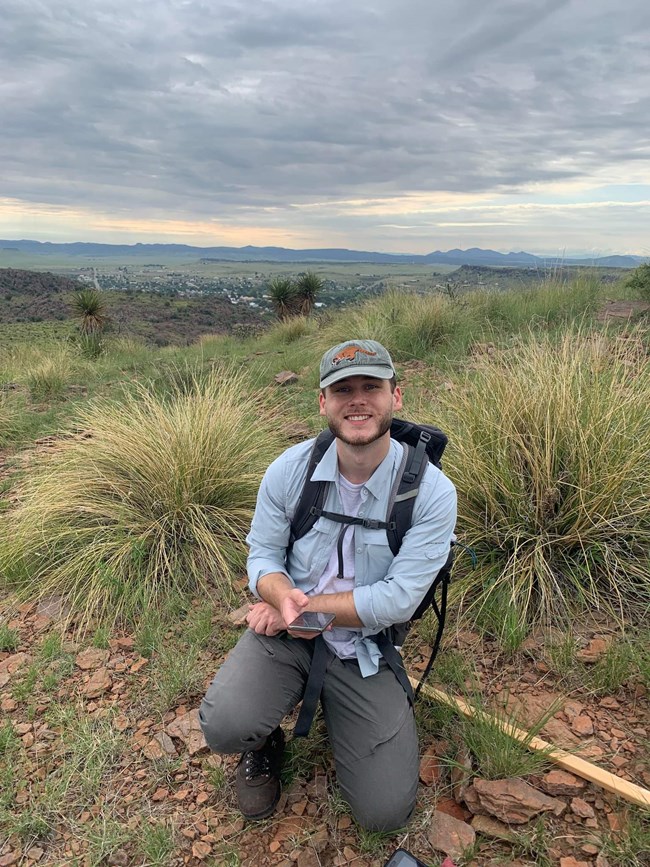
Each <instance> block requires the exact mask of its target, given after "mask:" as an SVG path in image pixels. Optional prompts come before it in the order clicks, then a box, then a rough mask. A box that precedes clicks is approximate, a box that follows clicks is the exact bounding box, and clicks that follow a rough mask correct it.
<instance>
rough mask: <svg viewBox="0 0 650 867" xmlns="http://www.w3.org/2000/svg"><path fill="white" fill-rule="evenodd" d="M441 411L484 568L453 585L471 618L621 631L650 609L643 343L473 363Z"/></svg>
mask: <svg viewBox="0 0 650 867" xmlns="http://www.w3.org/2000/svg"><path fill="white" fill-rule="evenodd" d="M439 401H440V405H441V408H442V409H441V415H440V416H439V417H438V418H436V421H437V422H438V423H440V424H441V426H442V427H443V428H444V429H445V430H446V431H447V432H448V433H449V434H450V439H451V442H450V446H449V448H448V451H447V453H446V454H445V468H446V471H447V472H448V473H449V475H450V477H451V478H452V479H453V481H454V482H455V483H456V486H457V489H458V494H459V518H458V528H459V532H460V534H461V537H462V540H463V541H464V542H466V543H467V544H469V545H471V546H473V547H474V548H475V550H476V552H477V554H478V557H479V566H480V568H479V569H478V570H476V571H475V572H472V573H470V574H468V575H467V577H466V578H465V579H464V580H463V581H462V582H459V583H458V585H457V589H458V591H459V592H460V594H461V596H462V598H463V599H464V601H465V602H466V603H468V604H469V606H470V610H472V611H473V614H474V616H475V617H477V618H478V617H480V614H481V612H482V611H483V610H488V611H491V612H492V614H494V610H495V608H500V610H501V612H502V617H492V619H493V621H494V624H495V629H496V630H497V631H498V629H499V627H498V623H499V621H501V622H503V623H505V622H508V623H509V624H510V628H512V626H513V621H514V622H517V621H518V622H520V623H525V622H530V621H534V620H552V619H553V618H554V617H555V616H557V615H558V614H564V615H569V614H570V613H571V611H572V609H573V608H574V606H575V605H576V604H579V605H585V606H588V607H591V608H593V607H595V608H607V609H609V610H611V611H615V612H617V613H618V614H619V615H620V616H621V617H622V618H623V619H624V618H625V616H626V615H628V614H630V613H632V611H633V609H635V608H640V609H642V608H643V607H644V606H647V604H648V601H649V600H650V578H649V575H648V568H647V567H648V560H647V550H648V543H649V542H650V500H649V499H648V490H649V489H650V462H649V461H648V450H649V445H650V433H649V430H648V423H647V407H648V405H649V404H650V366H649V365H648V364H647V358H646V352H645V350H644V347H643V344H642V342H641V341H640V340H636V339H634V338H629V339H623V338H619V339H616V338H605V337H602V338H598V337H593V336H592V337H589V336H588V335H585V334H581V333H576V334H568V335H565V337H564V338H563V339H562V340H560V341H559V342H558V343H554V342H553V341H552V340H551V339H550V338H544V339H542V340H540V341H537V342H536V341H531V342H529V343H528V344H526V345H523V346H520V347H519V348H517V349H515V350H511V351H510V352H507V353H501V354H496V355H493V356H490V357H486V358H484V359H482V360H481V359H479V360H477V362H476V365H475V369H474V370H473V371H472V370H470V371H468V372H467V373H466V374H465V376H464V378H463V379H462V380H461V381H460V382H459V383H457V386H456V387H455V388H454V389H453V391H450V392H442V393H440V395H439ZM461 563H462V560H461ZM513 614H514V615H515V616H514V618H513ZM506 615H508V616H506Z"/></svg>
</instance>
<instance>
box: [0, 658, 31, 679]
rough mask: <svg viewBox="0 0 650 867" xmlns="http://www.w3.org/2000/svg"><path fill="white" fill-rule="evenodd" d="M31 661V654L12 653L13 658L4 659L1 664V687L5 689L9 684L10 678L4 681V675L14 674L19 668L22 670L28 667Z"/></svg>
mask: <svg viewBox="0 0 650 867" xmlns="http://www.w3.org/2000/svg"><path fill="white" fill-rule="evenodd" d="M31 661H32V657H31V656H30V654H29V653H12V654H11V656H7V657H6V658H5V659H3V660H2V662H0V687H3V686H4V685H5V684H6V683H8V682H9V678H7V680H5V681H3V680H2V675H3V674H4V675H10V674H14V673H15V672H16V671H18V669H19V668H22V667H23V665H28V664H29V663H30V662H31Z"/></svg>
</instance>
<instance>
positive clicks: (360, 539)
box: [246, 440, 456, 677]
mask: <svg viewBox="0 0 650 867" xmlns="http://www.w3.org/2000/svg"><path fill="white" fill-rule="evenodd" d="M313 442H314V441H313V440H308V441H306V442H303V443H300V444H298V445H296V446H292V447H291V448H289V449H287V451H285V452H284V453H283V454H282V455H280V457H279V458H277V459H276V460H275V461H273V463H272V464H271V466H270V467H269V468H268V470H267V471H266V473H265V475H264V479H263V480H262V484H261V486H260V490H259V494H258V497H257V506H256V508H255V514H254V516H253V522H252V525H251V529H250V533H249V534H248V536H247V538H246V541H247V543H248V545H249V548H250V551H249V556H248V577H249V586H250V589H251V591H252V592H253V593H254V594H255V595H256V596H258V597H259V594H258V593H257V582H258V581H259V580H260V578H262V577H263V576H264V575H268V574H270V573H271V572H282V573H284V574H285V575H286V576H287V578H288V579H289V580H290V581H291V583H292V584H293V585H294V586H295V587H298V588H299V589H300V590H302V591H303V592H305V593H307V592H308V591H309V590H311V589H313V588H314V587H315V586H316V584H317V583H318V579H319V578H320V576H321V575H322V573H323V570H324V569H325V567H326V565H327V562H328V560H329V558H330V554H331V553H332V549H333V548H334V547H335V545H336V539H337V536H338V533H339V530H340V525H339V524H337V523H335V522H334V521H330V520H328V519H327V518H319V519H318V520H317V521H316V524H315V525H314V527H313V528H312V529H311V530H310V531H309V532H308V533H307V534H306V535H305V536H303V538H302V539H298V540H296V542H295V543H294V545H293V548H292V549H291V551H289V552H288V554H287V546H288V544H289V531H290V526H291V520H292V518H293V516H294V512H295V509H296V506H297V504H298V500H299V498H300V492H301V490H302V487H303V484H304V481H305V476H306V473H307V465H308V462H309V456H310V454H311V449H312V445H313ZM402 454H403V446H402V445H401V443H398V442H396V441H395V440H391V441H390V448H389V450H388V454H387V455H386V457H385V458H384V460H383V461H382V462H381V464H380V465H379V466H378V467H377V469H376V470H375V472H374V473H373V474H372V476H371V477H370V478H369V479H368V481H367V482H366V483H365V485H364V487H363V489H362V498H363V502H362V505H361V508H360V510H359V517H361V518H371V519H376V520H380V521H385V520H386V518H387V515H386V512H387V509H388V500H389V497H390V491H391V488H392V485H393V481H394V479H395V476H396V474H397V472H398V469H399V466H400V461H401V459H402ZM338 473H339V471H338V460H337V454H336V442H333V443H332V445H331V446H330V447H329V449H328V450H327V451H326V452H325V454H324V455H323V458H322V459H321V461H320V463H319V464H318V466H317V467H316V469H315V471H314V474H313V476H312V478H313V480H314V481H320V480H324V481H328V482H332V484H331V485H329V490H328V492H327V496H326V498H325V505H324V508H325V509H326V510H327V511H331V512H341V511H342V506H341V498H340V494H339V490H338ZM455 524H456V490H455V488H454V486H453V485H452V483H451V482H450V481H449V479H448V478H447V477H446V476H445V475H444V473H442V472H441V471H440V470H439V469H438V468H437V467H434V466H433V465H432V464H429V465H428V466H427V468H426V471H425V473H424V475H423V477H422V480H421V482H420V490H419V493H418V495H417V497H416V499H415V504H414V506H413V519H412V525H411V528H410V529H409V530H408V532H407V533H406V535H405V536H404V540H403V542H402V546H401V548H400V550H399V552H398V554H397V556H396V557H393V553H392V551H391V549H390V546H389V544H388V537H387V536H386V531H385V530H369V529H367V528H365V527H362V526H357V527H356V528H355V576H354V579H355V586H354V590H353V591H352V593H353V597H354V604H355V607H356V610H357V614H358V616H359V619H360V620H361V622H362V623H363V624H364V628H363V629H362V630H361V631H360V636H359V638H358V639H357V642H356V652H357V659H358V661H359V668H360V670H361V674H362V675H363V676H364V677H367V676H368V675H371V674H375V673H376V672H377V670H378V666H379V658H380V653H379V650H378V648H377V645H376V644H375V642H374V641H369V640H367V636H369V635H374V634H375V633H377V632H379V631H380V630H381V629H384V628H385V627H387V626H392V625H393V624H395V623H404V622H405V621H407V620H408V619H409V618H410V617H411V615H412V614H413V612H414V611H415V609H416V608H417V607H418V605H419V603H420V601H421V600H422V599H423V597H424V595H425V593H426V592H427V590H428V589H429V587H430V585H431V582H432V580H433V578H434V576H435V575H436V574H437V573H438V572H439V570H440V569H441V568H442V566H443V565H444V564H445V561H446V560H447V557H448V555H449V545H450V543H451V540H452V539H453V533H454V526H455Z"/></svg>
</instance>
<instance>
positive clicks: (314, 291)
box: [296, 271, 323, 316]
mask: <svg viewBox="0 0 650 867" xmlns="http://www.w3.org/2000/svg"><path fill="white" fill-rule="evenodd" d="M322 288H323V281H322V279H321V278H320V277H319V276H318V274H315V273H314V272H313V271H306V272H305V273H304V274H301V275H300V277H299V278H298V284H297V286H296V290H297V294H298V299H299V302H300V312H301V313H302V315H303V316H309V314H310V313H311V312H312V310H313V309H314V304H315V303H316V299H317V298H318V293H319V292H320V291H321V289H322Z"/></svg>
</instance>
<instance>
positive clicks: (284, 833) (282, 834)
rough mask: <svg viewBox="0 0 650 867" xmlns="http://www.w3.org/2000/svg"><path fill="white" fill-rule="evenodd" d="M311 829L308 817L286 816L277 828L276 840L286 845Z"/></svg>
mask: <svg viewBox="0 0 650 867" xmlns="http://www.w3.org/2000/svg"><path fill="white" fill-rule="evenodd" d="M307 827H309V819H308V818H307V817H306V816H284V817H283V818H282V819H280V821H279V822H278V824H277V826H276V828H275V835H274V838H273V839H274V840H277V841H278V843H286V842H287V840H290V839H291V838H292V837H297V836H299V835H300V834H302V833H303V832H304V831H305V829H306V828H307Z"/></svg>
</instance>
